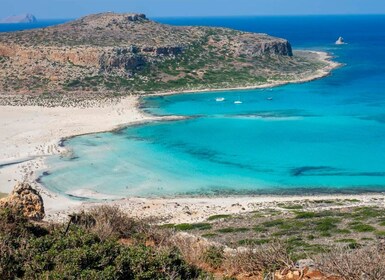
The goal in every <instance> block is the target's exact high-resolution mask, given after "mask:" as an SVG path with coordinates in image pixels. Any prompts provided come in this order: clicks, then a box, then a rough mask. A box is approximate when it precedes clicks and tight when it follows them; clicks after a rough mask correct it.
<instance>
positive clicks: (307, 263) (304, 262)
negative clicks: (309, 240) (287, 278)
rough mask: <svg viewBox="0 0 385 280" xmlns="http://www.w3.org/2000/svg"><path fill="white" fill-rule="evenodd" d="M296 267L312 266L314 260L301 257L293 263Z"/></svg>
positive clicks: (313, 265)
mask: <svg viewBox="0 0 385 280" xmlns="http://www.w3.org/2000/svg"><path fill="white" fill-rule="evenodd" d="M295 267H296V268H297V269H304V268H305V267H309V268H314V267H315V262H314V261H313V260H312V259H302V260H298V261H297V262H296V263H295Z"/></svg>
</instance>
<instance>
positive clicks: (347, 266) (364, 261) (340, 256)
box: [317, 246, 385, 280]
mask: <svg viewBox="0 0 385 280" xmlns="http://www.w3.org/2000/svg"><path fill="white" fill-rule="evenodd" d="M317 263H318V265H319V268H320V270H321V271H324V272H327V273H330V274H334V275H336V276H340V277H341V278H342V279H343V280H381V279H384V278H385V247H384V246H370V247H364V248H360V249H355V250H352V249H349V248H347V247H339V248H336V249H335V250H333V251H331V252H329V253H327V254H323V255H321V256H320V257H319V258H318V260H317Z"/></svg>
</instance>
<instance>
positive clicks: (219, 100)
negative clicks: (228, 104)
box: [215, 97, 225, 102]
mask: <svg viewBox="0 0 385 280" xmlns="http://www.w3.org/2000/svg"><path fill="white" fill-rule="evenodd" d="M215 101H217V102H222V101H225V98H224V97H217V98H215Z"/></svg>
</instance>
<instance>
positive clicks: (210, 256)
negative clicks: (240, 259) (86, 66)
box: [202, 246, 225, 269]
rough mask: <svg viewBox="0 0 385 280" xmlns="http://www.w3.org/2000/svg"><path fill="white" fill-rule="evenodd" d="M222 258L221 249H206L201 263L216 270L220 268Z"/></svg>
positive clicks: (212, 247) (211, 247)
mask: <svg viewBox="0 0 385 280" xmlns="http://www.w3.org/2000/svg"><path fill="white" fill-rule="evenodd" d="M224 258H225V257H224V253H223V248H222V247H216V246H210V247H209V248H207V250H206V251H205V252H204V253H203V256H202V259H203V261H204V262H205V263H206V264H208V265H209V266H210V267H212V268H214V269H218V268H220V267H221V266H222V263H223V260H224Z"/></svg>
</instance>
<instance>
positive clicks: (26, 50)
mask: <svg viewBox="0 0 385 280" xmlns="http://www.w3.org/2000/svg"><path fill="white" fill-rule="evenodd" d="M333 67H335V65H331V62H330V61H328V56H327V55H326V54H325V53H323V54H320V53H316V52H307V51H306V52H305V51H302V52H293V51H292V47H291V44H290V43H289V42H288V41H287V40H285V39H281V38H276V37H272V36H269V35H266V34H259V33H250V32H242V31H237V30H232V29H228V28H214V27H191V26H171V25H166V24H160V23H157V22H154V21H151V20H149V19H147V17H146V16H145V15H144V14H116V13H102V14H95V15H90V16H86V17H83V18H80V19H78V20H75V21H72V22H68V23H65V24H61V25H57V26H52V27H48V28H43V29H33V30H26V31H21V32H7V33H2V34H0V95H1V94H3V96H4V95H5V96H6V98H1V103H2V104H7V102H10V100H11V98H10V94H12V95H16V96H17V98H24V99H26V96H27V95H26V93H29V94H33V96H34V97H36V96H38V97H39V96H40V97H41V96H42V94H43V93H44V104H45V103H46V102H47V100H49V101H50V102H53V100H54V97H52V96H51V97H50V98H47V95H55V96H60V98H59V99H61V97H62V96H63V95H66V96H68V95H72V96H75V98H76V99H79V98H82V97H84V96H85V95H86V94H87V93H91V94H92V98H95V93H96V94H98V96H107V95H108V96H109V95H114V96H116V95H127V94H128V93H129V94H143V93H146V94H148V93H163V92H182V91H200V90H214V89H224V88H244V87H261V86H272V85H277V84H282V83H288V82H299V81H308V80H311V79H314V78H319V77H321V76H325V75H326V74H327V73H328V72H329V71H330V70H331V69H332V68H333ZM20 93H22V94H20ZM53 93H54V94H53ZM79 93H81V94H79ZM27 99H28V101H26V102H28V103H29V104H30V103H31V102H38V101H37V100H39V98H27ZM4 102H6V103H4ZM19 103H20V102H19ZM12 104H14V102H13V101H12ZM34 104H35V103H34Z"/></svg>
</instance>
